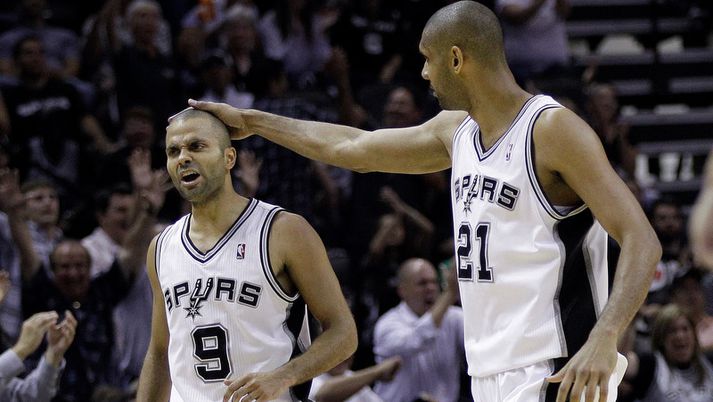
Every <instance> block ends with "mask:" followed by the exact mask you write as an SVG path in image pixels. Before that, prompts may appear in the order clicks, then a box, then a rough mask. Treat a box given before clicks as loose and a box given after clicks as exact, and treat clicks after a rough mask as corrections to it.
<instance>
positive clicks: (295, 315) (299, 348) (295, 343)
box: [283, 297, 312, 402]
mask: <svg viewBox="0 0 713 402" xmlns="http://www.w3.org/2000/svg"><path fill="white" fill-rule="evenodd" d="M307 314H309V313H308V312H307V305H306V304H305V301H304V299H303V298H301V297H298V298H297V299H296V300H295V301H294V303H293V304H292V305H291V306H290V307H289V308H288V310H287V318H286V319H285V323H284V325H283V328H284V330H285V332H286V333H287V335H288V336H289V337H290V339H291V340H292V355H291V356H290V360H292V359H294V358H295V357H297V356H299V355H301V354H302V353H304V351H305V350H307V347H308V346H309V345H301V344H300V342H299V336H300V332H301V331H302V326H303V324H304V321H305V316H306V315H307ZM310 337H311V333H310ZM310 342H311V339H310ZM311 388H312V380H311V379H310V380H307V381H305V382H303V383H302V384H297V385H293V386H292V387H290V390H289V392H290V396H291V397H292V399H293V400H294V401H299V402H307V401H309V399H307V397H308V396H309V391H310V389H311Z"/></svg>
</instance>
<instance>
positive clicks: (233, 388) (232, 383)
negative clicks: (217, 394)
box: [223, 377, 247, 401]
mask: <svg viewBox="0 0 713 402" xmlns="http://www.w3.org/2000/svg"><path fill="white" fill-rule="evenodd" d="M246 382H247V378H246V377H242V378H238V379H236V380H225V381H223V384H225V385H227V386H228V388H227V389H226V390H225V394H224V395H223V401H229V400H230V398H231V397H233V396H236V395H234V394H235V393H236V392H238V391H240V390H241V388H243V386H244V385H245V384H246ZM243 391H244V389H243ZM243 395H245V394H244V393H243ZM235 400H236V401H239V400H240V399H239V398H236V399H235Z"/></svg>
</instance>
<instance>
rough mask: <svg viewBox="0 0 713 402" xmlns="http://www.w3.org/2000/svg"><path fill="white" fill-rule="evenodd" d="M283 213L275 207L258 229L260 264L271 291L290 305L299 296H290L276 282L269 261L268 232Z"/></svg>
mask: <svg viewBox="0 0 713 402" xmlns="http://www.w3.org/2000/svg"><path fill="white" fill-rule="evenodd" d="M282 211H284V209H282V208H280V207H275V208H273V209H272V210H270V212H268V214H267V217H266V218H265V220H264V221H263V223H262V228H261V229H260V262H261V265H262V272H263V273H264V274H265V279H267V283H269V284H270V287H271V288H272V290H273V291H274V292H275V294H277V295H278V296H279V297H280V298H281V299H282V300H284V301H286V302H288V303H292V302H294V301H295V300H296V299H297V297H298V296H299V294H295V295H293V296H290V295H289V294H288V293H287V292H286V291H285V290H284V289H282V286H280V282H278V281H277V278H276V277H275V271H274V270H273V269H272V262H271V261H270V230H271V229H272V224H273V222H275V216H277V214H278V213H280V212H282Z"/></svg>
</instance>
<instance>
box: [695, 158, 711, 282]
mask: <svg viewBox="0 0 713 402" xmlns="http://www.w3.org/2000/svg"><path fill="white" fill-rule="evenodd" d="M689 224H690V226H689V231H690V236H691V246H692V248H693V256H694V258H695V259H696V261H699V262H700V264H701V265H703V266H706V267H707V268H708V269H711V270H713V151H711V153H710V154H709V155H708V161H707V162H706V167H705V169H704V172H703V180H702V185H701V191H700V194H699V195H698V199H697V200H696V203H695V205H694V206H693V210H692V211H691V216H690V219H689Z"/></svg>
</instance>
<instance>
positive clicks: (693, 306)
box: [671, 269, 713, 357]
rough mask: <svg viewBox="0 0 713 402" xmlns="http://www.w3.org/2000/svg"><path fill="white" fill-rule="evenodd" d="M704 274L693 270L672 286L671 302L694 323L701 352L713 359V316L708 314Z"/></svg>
mask: <svg viewBox="0 0 713 402" xmlns="http://www.w3.org/2000/svg"><path fill="white" fill-rule="evenodd" d="M702 280H703V273H702V272H700V271H698V270H697V269H691V270H689V271H688V272H686V274H685V275H683V276H681V277H680V278H677V279H676V280H675V281H674V282H673V285H672V286H671V302H673V303H675V304H677V305H678V306H679V307H681V308H682V309H683V310H684V311H685V312H686V314H687V315H688V316H689V317H690V318H691V321H692V322H693V325H694V328H695V331H696V336H697V338H698V345H699V346H700V349H701V352H702V353H704V354H710V355H711V357H713V316H711V315H708V314H707V313H706V298H705V295H704V293H703V286H702V284H701V281H702Z"/></svg>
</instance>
